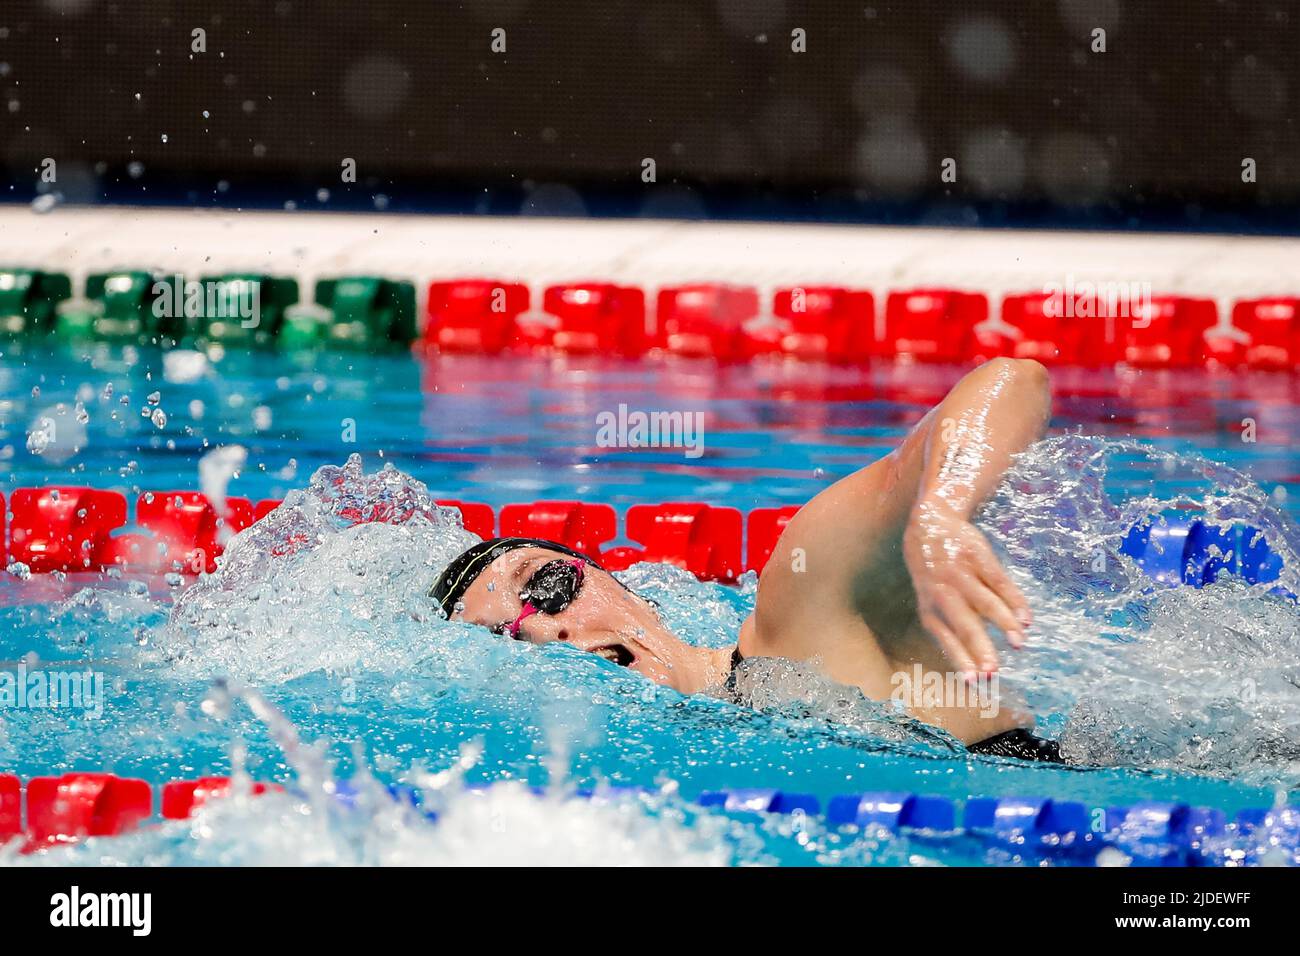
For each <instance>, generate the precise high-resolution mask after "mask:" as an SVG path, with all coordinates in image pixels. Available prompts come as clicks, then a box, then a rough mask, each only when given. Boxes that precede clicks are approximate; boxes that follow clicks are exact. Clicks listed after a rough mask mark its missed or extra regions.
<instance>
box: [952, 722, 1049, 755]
mask: <svg viewBox="0 0 1300 956" xmlns="http://www.w3.org/2000/svg"><path fill="white" fill-rule="evenodd" d="M966 749H967V750H969V751H970V752H971V753H974V754H988V755H989V756H992V757H1015V758H1016V759H1017V760H1038V761H1042V762H1043V763H1065V760H1064V758H1062V757H1061V745H1060V744H1058V743H1057V742H1056V741H1055V740H1044V739H1043V738H1042V737H1036V736H1034V734H1033V733H1032V732H1030V731H1028V730H1026V729H1025V728H1024V727H1017V728H1016V729H1015V730H1008V731H1007V732H1006V733H1004V734H998V735H997V736H994V737H989V738H988V739H987V740H981V741H978V742H977V743H973V744H971V745H970V746H969V747H967V748H966Z"/></svg>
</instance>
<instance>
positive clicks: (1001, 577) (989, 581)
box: [976, 542, 1034, 646]
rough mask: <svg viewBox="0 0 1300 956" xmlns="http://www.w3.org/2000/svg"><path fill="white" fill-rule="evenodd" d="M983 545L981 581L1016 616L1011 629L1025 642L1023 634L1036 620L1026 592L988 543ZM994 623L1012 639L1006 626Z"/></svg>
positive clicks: (1013, 641)
mask: <svg viewBox="0 0 1300 956" xmlns="http://www.w3.org/2000/svg"><path fill="white" fill-rule="evenodd" d="M982 543H983V545H984V547H983V548H981V549H980V550H979V554H978V555H977V556H976V563H977V565H978V566H979V575H980V579H981V580H982V581H983V582H984V583H985V584H986V585H988V587H989V589H990V590H991V591H992V592H993V593H994V594H996V595H997V596H998V597H999V598H1000V599H1001V600H1002V602H1003V603H1004V604H1005V605H1006V606H1007V607H1008V608H1010V610H1011V613H1012V614H1013V615H1014V616H1015V621H1014V622H1011V627H1012V629H1013V630H1015V631H1017V632H1020V634H1021V638H1022V642H1023V632H1024V630H1025V628H1027V627H1029V625H1030V624H1031V623H1033V620H1034V617H1033V614H1031V613H1030V611H1029V602H1028V601H1027V600H1026V599H1025V595H1024V592H1023V591H1021V590H1020V588H1018V587H1017V586H1016V582H1015V581H1012V580H1011V575H1009V574H1007V571H1006V568H1004V567H1002V562H1001V561H999V560H998V556H997V555H996V554H994V553H993V549H992V548H991V547H989V545H988V542H982ZM993 623H995V624H997V625H998V627H1000V628H1002V630H1004V631H1006V632H1007V637H1008V638H1010V637H1011V631H1010V630H1008V629H1007V625H1006V624H1002V623H999V622H997V621H994V622H993ZM1011 643H1012V644H1015V643H1016V642H1015V640H1012V641H1011ZM1017 646H1018V645H1017Z"/></svg>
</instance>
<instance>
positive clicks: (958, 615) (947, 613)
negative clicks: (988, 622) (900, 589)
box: [936, 588, 998, 675]
mask: <svg viewBox="0 0 1300 956" xmlns="http://www.w3.org/2000/svg"><path fill="white" fill-rule="evenodd" d="M967 590H968V588H963V589H962V590H960V591H959V590H956V589H948V588H945V589H944V590H943V592H941V593H940V595H939V596H938V597H937V598H936V603H937V604H938V605H939V610H940V612H941V613H942V615H943V619H944V622H945V623H946V624H947V625H948V627H949V628H950V629H951V631H952V633H953V634H954V635H955V636H956V638H957V640H958V642H959V643H960V644H961V645H962V651H963V653H962V656H963V658H965V664H964V665H963V666H962V669H963V671H965V672H967V673H969V674H972V675H973V674H974V673H975V672H976V671H978V672H979V673H983V674H991V673H993V672H994V671H996V670H997V669H998V654H997V651H996V650H994V648H993V641H992V640H991V639H990V638H989V632H988V630H987V629H986V628H985V627H984V622H983V621H982V620H980V617H979V615H978V614H976V613H975V611H974V610H972V609H971V598H970V596H969V595H968V593H967ZM972 661H974V662H975V666H974V667H971V666H970V663H971V662H972ZM954 663H957V662H956V661H954Z"/></svg>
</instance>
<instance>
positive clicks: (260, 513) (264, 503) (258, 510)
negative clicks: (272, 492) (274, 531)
mask: <svg viewBox="0 0 1300 956" xmlns="http://www.w3.org/2000/svg"><path fill="white" fill-rule="evenodd" d="M281 503H282V501H281V499H279V498H263V499H262V500H261V501H259V502H258V503H257V504H256V505H254V506H253V520H254V521H261V520H262V519H263V518H265V517H266V516H267V515H269V514H270V513H271V512H272V511H274V510H275V509H276V508H278V507H280V505H281Z"/></svg>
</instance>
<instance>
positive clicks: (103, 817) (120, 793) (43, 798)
mask: <svg viewBox="0 0 1300 956" xmlns="http://www.w3.org/2000/svg"><path fill="white" fill-rule="evenodd" d="M152 813H153V790H152V789H151V788H150V786H149V784H147V783H145V781H143V780H132V779H128V778H125V777H118V776H114V775H113V774H108V773H66V774H64V775H63V776H61V777H34V778H33V779H31V780H28V781H27V839H28V847H29V848H38V847H40V846H47V845H54V844H59V843H70V842H75V841H76V840H80V839H83V838H85V837H88V836H114V835H116V834H119V833H125V832H126V831H128V830H133V829H135V828H136V827H137V826H138V825H139V823H140V822H141V821H142V820H146V819H148V817H149V816H150V815H151V814H152Z"/></svg>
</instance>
